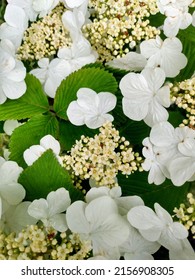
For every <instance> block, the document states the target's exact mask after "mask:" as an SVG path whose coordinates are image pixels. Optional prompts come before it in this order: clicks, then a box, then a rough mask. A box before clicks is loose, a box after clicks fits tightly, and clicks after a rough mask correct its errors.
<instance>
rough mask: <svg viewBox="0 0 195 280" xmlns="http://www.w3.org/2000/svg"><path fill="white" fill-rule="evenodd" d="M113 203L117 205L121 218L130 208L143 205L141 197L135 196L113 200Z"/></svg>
mask: <svg viewBox="0 0 195 280" xmlns="http://www.w3.org/2000/svg"><path fill="white" fill-rule="evenodd" d="M115 201H116V203H117V205H118V209H119V213H120V215H122V216H123V215H126V214H127V213H128V211H129V210H130V209H131V208H133V207H135V206H139V205H144V202H143V200H142V199H141V197H139V196H136V195H133V196H126V197H125V196H123V197H119V198H115Z"/></svg>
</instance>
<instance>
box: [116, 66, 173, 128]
mask: <svg viewBox="0 0 195 280" xmlns="http://www.w3.org/2000/svg"><path fill="white" fill-rule="evenodd" d="M164 81H165V73H164V71H163V70H162V69H160V68H155V69H152V68H146V69H144V70H143V71H142V72H141V73H140V74H135V73H129V74H127V75H125V76H124V77H123V78H122V79H121V81H120V84H119V87H120V90H121V92H122V94H123V96H124V97H123V100H122V105H123V112H124V114H125V115H126V116H127V117H129V118H130V119H132V120H136V121H140V120H144V121H145V123H146V124H147V125H149V126H153V125H154V124H156V123H158V122H160V121H165V120H167V119H168V112H167V110H166V109H165V108H164V107H169V106H170V90H169V87H168V86H163V87H162V88H161V86H162V85H163V83H164Z"/></svg>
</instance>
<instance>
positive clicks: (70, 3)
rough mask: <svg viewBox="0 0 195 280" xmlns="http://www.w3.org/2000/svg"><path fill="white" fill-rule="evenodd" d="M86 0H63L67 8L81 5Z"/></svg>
mask: <svg viewBox="0 0 195 280" xmlns="http://www.w3.org/2000/svg"><path fill="white" fill-rule="evenodd" d="M85 1H86V0H74V1H72V0H65V2H66V4H67V5H68V7H69V8H71V9H72V8H75V7H79V6H81V5H82V4H83V3H84V2H85Z"/></svg>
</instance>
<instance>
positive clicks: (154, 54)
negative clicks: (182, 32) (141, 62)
mask: <svg viewBox="0 0 195 280" xmlns="http://www.w3.org/2000/svg"><path fill="white" fill-rule="evenodd" d="M140 51H141V54H142V55H143V56H145V57H146V58H147V59H148V62H147V65H146V66H147V67H157V66H159V67H161V68H162V69H163V70H164V71H165V74H166V77H170V78H172V77H175V76H177V75H178V74H179V71H180V70H181V69H183V68H184V67H185V66H186V65H187V58H186V56H185V55H184V54H182V53H181V51H182V43H181V41H180V40H179V39H178V38H167V39H165V40H164V41H163V40H162V39H161V38H160V37H159V36H156V39H149V40H146V41H143V42H142V43H141V44H140Z"/></svg>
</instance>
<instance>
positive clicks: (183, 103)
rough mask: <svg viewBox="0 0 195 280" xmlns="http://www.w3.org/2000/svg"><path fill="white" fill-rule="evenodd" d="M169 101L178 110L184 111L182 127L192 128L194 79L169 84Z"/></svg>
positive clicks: (194, 102) (194, 118)
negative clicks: (184, 117) (184, 116)
mask: <svg viewBox="0 0 195 280" xmlns="http://www.w3.org/2000/svg"><path fill="white" fill-rule="evenodd" d="M170 86H171V88H170V89H171V100H172V102H174V103H175V104H176V105H177V106H178V107H179V108H182V109H184V110H185V111H186V119H184V120H183V125H188V126H190V127H192V128H194V126H195V99H194V97H195V77H192V78H191V79H188V80H185V81H183V82H180V83H177V84H174V85H173V84H171V85H170Z"/></svg>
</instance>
